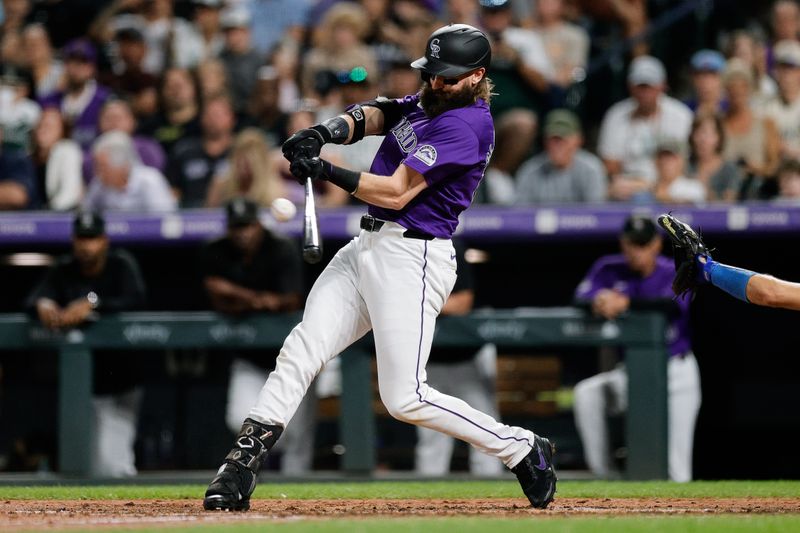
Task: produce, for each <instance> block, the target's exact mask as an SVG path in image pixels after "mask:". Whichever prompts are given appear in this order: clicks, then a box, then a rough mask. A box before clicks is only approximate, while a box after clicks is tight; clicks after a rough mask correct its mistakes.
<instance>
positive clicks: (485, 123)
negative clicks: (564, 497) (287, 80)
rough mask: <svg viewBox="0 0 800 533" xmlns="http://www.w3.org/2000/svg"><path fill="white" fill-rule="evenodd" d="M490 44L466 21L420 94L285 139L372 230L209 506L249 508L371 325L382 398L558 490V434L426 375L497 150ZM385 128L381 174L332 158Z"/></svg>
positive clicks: (429, 65) (403, 414)
mask: <svg viewBox="0 0 800 533" xmlns="http://www.w3.org/2000/svg"><path fill="white" fill-rule="evenodd" d="M490 61H491V47H490V44H489V40H488V38H487V37H486V35H485V34H484V33H483V32H481V31H480V30H478V29H477V28H474V27H472V26H469V25H467V24H451V25H448V26H445V27H442V28H440V29H438V30H436V31H435V32H433V34H431V36H430V38H429V39H428V42H427V46H426V48H425V56H423V57H421V58H419V59H417V60H416V61H414V62H413V63H412V64H411V67H412V68H415V69H417V70H419V71H420V74H421V77H422V81H423V84H422V89H421V91H420V92H419V93H417V94H412V95H408V96H406V97H404V98H400V99H396V100H390V99H387V98H377V99H375V100H370V101H368V102H363V103H361V104H360V105H359V104H356V105H354V106H351V107H350V108H349V109H348V110H347V111H346V112H345V113H344V114H342V115H338V116H336V117H334V118H331V119H329V120H326V121H325V122H323V123H322V124H317V125H315V126H313V127H311V128H308V129H304V130H300V131H298V132H297V133H295V134H294V135H293V136H292V137H290V138H289V139H288V140H287V141H286V142H285V143H284V145H283V153H284V156H285V157H286V158H287V159H288V160H289V161H290V162H291V165H290V169H291V172H292V174H293V175H294V176H295V177H296V178H297V179H298V180H301V181H302V182H303V183H305V181H306V179H307V178H313V179H322V180H326V181H329V182H331V183H332V184H334V185H336V186H338V187H341V188H342V189H344V190H345V191H347V192H348V193H350V194H351V195H352V196H355V197H356V198H358V199H359V200H362V201H363V202H365V203H367V204H369V205H370V207H369V214H368V215H365V216H364V217H362V219H361V232H360V233H359V235H358V236H357V237H355V238H354V239H353V240H352V241H350V243H348V244H347V245H346V246H344V247H343V248H342V249H341V250H339V251H338V253H337V254H336V256H335V257H334V258H333V259H332V260H331V261H330V263H329V264H328V266H327V267H326V268H325V270H324V271H323V272H322V273H321V274H320V276H319V277H318V278H317V281H316V283H315V284H314V287H313V288H312V289H311V292H310V294H309V296H308V300H307V303H306V307H305V312H304V315H303V320H302V321H301V322H300V324H298V325H297V326H296V327H295V328H294V330H292V332H291V333H290V334H289V336H288V337H287V338H286V341H285V342H284V345H283V347H282V348H281V351H280V355H279V356H278V360H277V363H276V367H275V370H274V371H273V372H272V373H271V374H270V375H269V377H268V378H267V382H266V383H265V384H264V387H263V388H262V390H261V393H260V395H259V397H258V400H257V401H256V404H255V406H253V408H252V409H251V410H250V413H249V417H248V418H247V419H246V420H245V422H244V424H243V425H242V430H241V432H240V433H239V436H238V437H237V439H236V441H235V442H234V445H233V448H232V449H231V451H230V452H229V453H228V455H227V457H226V458H225V462H224V463H223V464H222V466H221V467H220V469H219V472H218V473H217V476H216V477H215V478H214V479H213V480H212V481H211V484H210V485H209V487H208V490H207V491H206V494H205V498H204V500H203V506H204V507H205V508H206V509H208V510H247V509H248V508H249V505H250V495H251V494H252V493H253V490H254V489H255V485H256V475H257V473H258V470H259V468H260V466H261V463H262V461H263V459H264V457H265V456H266V454H267V452H268V451H269V449H270V448H271V447H272V446H273V445H274V444H275V441H276V440H277V439H278V438H279V437H280V435H281V433H282V432H283V429H284V427H285V425H286V424H287V423H288V421H289V420H290V419H291V418H292V415H293V413H294V411H295V409H297V406H298V405H299V403H300V401H301V400H302V398H303V396H304V395H305V393H306V390H307V388H308V387H309V385H310V384H311V382H312V381H313V379H314V378H315V377H316V375H317V374H318V373H319V371H320V369H321V368H322V367H323V366H324V365H325V364H326V363H327V362H328V361H330V360H331V359H333V358H334V357H336V356H337V355H338V354H339V353H340V352H341V351H342V350H344V349H345V348H346V347H347V346H349V345H350V344H352V343H353V342H355V341H356V340H358V339H359V338H361V337H362V336H364V335H365V334H366V333H367V332H368V331H370V330H372V332H373V335H374V339H375V351H376V359H377V365H378V387H379V390H380V396H381V400H382V401H383V403H384V405H385V406H386V408H387V410H388V411H389V413H390V414H391V415H392V416H394V417H395V418H397V419H399V420H401V421H404V422H408V423H411V424H415V425H420V426H424V427H427V428H431V429H435V430H437V431H441V432H443V433H446V434H448V435H450V436H452V437H456V438H459V439H461V440H464V441H466V442H468V443H469V444H471V445H472V446H474V447H475V448H477V449H479V450H481V451H483V452H484V453H487V454H489V455H493V456H495V457H497V458H499V459H500V460H501V461H502V462H503V463H504V464H505V465H506V466H507V467H508V468H510V469H511V470H512V471H513V472H514V473H515V474H516V476H517V479H518V480H519V482H520V485H521V487H522V490H523V492H524V494H525V495H526V496H527V497H528V500H529V501H530V503H531V505H532V506H534V507H538V508H545V507H547V505H548V504H549V503H550V502H551V501H552V500H553V497H554V494H555V490H556V475H555V471H554V469H553V463H552V456H553V453H554V451H555V450H554V447H553V445H552V444H551V442H550V441H549V440H548V439H546V438H544V437H542V436H540V435H536V434H534V433H533V432H532V431H530V430H527V429H523V428H521V427H515V426H509V425H506V424H502V423H501V422H499V421H497V420H496V419H495V418H493V417H491V416H489V415H487V414H485V413H483V412H481V411H478V410H477V409H475V408H473V407H472V406H470V405H469V404H467V403H466V402H464V401H463V400H461V399H458V398H455V397H453V396H448V395H445V394H442V393H440V392H438V391H437V390H435V389H434V388H433V387H430V386H429V385H428V383H427V376H426V372H425V365H426V363H427V361H428V356H429V354H430V349H431V344H432V339H433V333H434V329H435V323H436V317H437V316H438V315H439V313H440V312H441V310H442V307H443V306H444V303H445V301H446V300H447V297H448V296H449V294H450V292H451V291H452V289H453V286H454V284H455V281H456V270H457V264H456V254H455V250H454V248H453V244H452V241H451V237H452V235H453V233H454V231H455V229H456V226H457V225H458V216H459V214H460V213H461V212H462V211H464V210H465V209H466V208H467V207H469V205H470V203H471V202H472V197H473V194H474V192H475V189H476V188H477V186H478V184H479V183H480V181H481V179H482V177H483V173H484V171H485V170H486V166H487V164H488V162H489V159H490V157H491V154H492V150H493V149H494V125H493V122H492V117H491V114H490V112H489V100H490V99H491V89H492V85H491V82H490V81H489V79H488V78H487V77H486V70H487V68H488V67H489V64H490ZM380 134H383V135H385V139H384V141H383V143H382V144H381V147H380V149H379V150H378V153H377V155H376V157H375V159H374V161H373V163H372V167H371V168H370V171H369V172H354V171H352V170H348V169H344V168H340V167H337V166H335V165H333V164H331V163H330V162H328V161H325V160H324V159H321V158H320V157H319V154H320V150H321V149H322V146H323V145H324V144H326V143H334V144H350V143H355V142H357V141H360V140H361V139H362V138H363V137H364V136H365V135H380Z"/></svg>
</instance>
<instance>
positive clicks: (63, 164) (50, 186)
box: [31, 107, 83, 211]
mask: <svg viewBox="0 0 800 533" xmlns="http://www.w3.org/2000/svg"><path fill="white" fill-rule="evenodd" d="M66 128H67V126H66V124H65V123H64V117H62V116H61V112H60V111H59V110H58V109H56V108H55V107H49V108H47V109H45V110H44V111H42V116H41V117H40V118H39V123H38V124H37V125H36V128H35V129H34V130H33V133H32V137H33V153H32V154H31V159H32V161H33V165H34V167H35V169H36V176H37V180H38V183H39V189H40V192H41V193H42V196H43V198H42V206H43V207H47V208H49V209H53V210H56V211H68V210H71V209H75V208H76V207H78V205H79V204H80V202H81V200H82V199H83V174H82V172H81V163H82V161H83V152H81V147H80V146H78V143H76V142H75V141H73V140H72V139H69V138H68V137H67V132H66Z"/></svg>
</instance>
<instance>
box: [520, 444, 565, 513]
mask: <svg viewBox="0 0 800 533" xmlns="http://www.w3.org/2000/svg"><path fill="white" fill-rule="evenodd" d="M533 445H534V446H533V449H532V450H531V453H529V454H528V455H527V456H525V459H523V460H522V461H521V462H520V463H519V464H518V465H517V466H515V467H514V468H512V469H511V471H512V472H514V473H515V474H516V475H517V480H518V481H519V484H520V485H521V486H522V492H524V493H525V496H527V497H528V500H530V502H531V505H533V506H534V507H536V508H537V509H545V508H546V507H547V506H548V505H549V504H550V502H552V501H553V497H554V496H555V494H556V481H558V478H557V477H556V471H555V470H554V469H553V454H555V453H556V447H555V446H554V445H553V444H552V443H551V442H550V441H549V440H547V439H546V438H544V437H539V436H534V437H533Z"/></svg>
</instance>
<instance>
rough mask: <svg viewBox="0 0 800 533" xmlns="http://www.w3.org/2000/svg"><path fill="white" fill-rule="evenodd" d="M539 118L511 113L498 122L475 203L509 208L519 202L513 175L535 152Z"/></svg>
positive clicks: (527, 112) (519, 111)
mask: <svg viewBox="0 0 800 533" xmlns="http://www.w3.org/2000/svg"><path fill="white" fill-rule="evenodd" d="M538 126H539V122H538V118H537V117H536V113H534V112H533V111H531V110H529V109H520V108H517V109H510V110H508V111H506V112H505V113H503V115H502V116H501V117H500V118H498V119H497V121H496V122H495V146H494V151H492V157H491V158H490V159H489V165H488V166H487V167H486V172H485V174H484V176H483V179H482V180H481V183H480V184H479V185H478V189H477V190H476V191H475V197H474V199H473V201H474V202H476V203H481V204H495V205H510V204H513V203H514V202H515V201H516V182H515V180H514V175H515V174H516V172H517V170H518V169H519V168H520V165H521V164H522V163H523V161H525V159H527V158H528V156H530V154H531V152H533V146H534V141H535V139H536V134H537V132H538Z"/></svg>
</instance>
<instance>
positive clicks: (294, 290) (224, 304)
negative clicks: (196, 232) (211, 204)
mask: <svg viewBox="0 0 800 533" xmlns="http://www.w3.org/2000/svg"><path fill="white" fill-rule="evenodd" d="M226 215H227V224H228V232H227V235H225V236H224V237H222V238H220V239H217V240H215V241H212V242H210V243H208V244H206V245H205V246H203V248H202V250H201V253H200V260H199V265H200V274H201V276H202V280H203V286H204V287H205V291H206V294H207V295H208V297H209V300H210V301H211V306H212V307H213V308H214V309H215V310H216V311H218V312H220V313H223V314H225V315H231V316H244V315H247V314H251V313H285V312H292V311H297V310H298V309H300V306H301V302H302V300H301V295H302V291H303V286H302V270H303V269H302V264H301V262H300V252H299V250H298V249H297V246H296V245H295V244H294V242H293V241H292V240H290V239H288V238H286V237H284V236H282V235H278V234H276V233H273V232H272V231H270V230H268V229H267V228H265V227H264V226H263V225H262V224H261V222H260V221H259V218H258V205H256V204H255V203H254V202H251V201H249V200H246V199H244V198H235V199H233V200H232V201H231V202H229V203H228V204H227V205H226ZM232 355H233V357H234V359H233V362H232V364H231V377H230V382H229V385H228V405H227V408H226V412H225V421H226V422H227V424H228V427H229V428H230V429H231V431H234V432H236V431H238V430H239V428H240V427H241V425H242V421H243V420H244V419H245V418H246V417H247V413H248V411H249V410H250V407H251V406H252V405H253V402H254V401H255V399H256V398H257V397H258V393H259V392H260V391H261V388H262V387H263V385H264V380H265V379H266V376H267V373H268V372H269V371H270V370H271V369H273V368H275V357H276V356H277V355H278V354H277V353H264V351H263V350H257V351H255V350H254V351H251V352H247V351H243V350H237V351H236V352H235V353H233V354H232ZM315 400H316V397H315V396H314V395H313V393H312V394H309V395H307V396H306V399H304V400H303V402H302V403H301V404H300V407H299V408H298V410H297V413H296V414H295V417H294V419H293V420H294V423H295V424H297V425H298V427H297V428H296V429H288V430H287V432H284V434H283V435H282V439H283V438H286V437H289V441H290V442H289V443H284V444H283V448H282V449H283V450H284V453H283V457H282V460H281V471H282V472H283V473H287V474H299V473H303V472H307V471H308V470H310V469H311V462H312V459H313V453H314V438H313V435H314V423H315V404H316V401H315ZM298 417H299V418H298Z"/></svg>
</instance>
